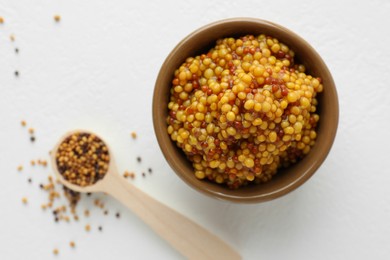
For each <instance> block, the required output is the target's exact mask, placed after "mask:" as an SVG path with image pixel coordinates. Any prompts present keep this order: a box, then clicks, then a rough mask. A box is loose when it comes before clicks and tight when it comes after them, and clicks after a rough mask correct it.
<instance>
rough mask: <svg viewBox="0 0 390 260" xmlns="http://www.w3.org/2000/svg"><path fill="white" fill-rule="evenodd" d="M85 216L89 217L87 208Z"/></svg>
mask: <svg viewBox="0 0 390 260" xmlns="http://www.w3.org/2000/svg"><path fill="white" fill-rule="evenodd" d="M84 216H86V217H89V210H87V209H86V210H85V211H84Z"/></svg>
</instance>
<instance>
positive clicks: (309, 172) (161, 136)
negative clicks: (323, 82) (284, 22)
mask: <svg viewBox="0 0 390 260" xmlns="http://www.w3.org/2000/svg"><path fill="white" fill-rule="evenodd" d="M237 22H240V23H242V22H244V23H250V24H254V25H258V26H262V27H267V28H268V29H269V30H274V31H278V32H279V33H282V34H285V35H289V36H291V37H293V38H294V41H299V42H300V44H303V45H304V46H305V48H306V49H307V51H308V52H310V55H312V56H313V57H314V58H315V60H316V62H318V63H320V66H321V68H323V70H324V73H325V74H328V78H329V80H328V84H327V86H329V88H330V89H331V92H332V93H331V94H332V96H333V100H332V105H333V106H334V110H335V111H336V112H337V113H335V114H334V115H333V118H332V123H333V124H334V128H333V129H330V130H329V133H327V136H328V138H330V139H329V140H330V141H329V142H327V143H325V146H324V147H321V148H322V153H321V155H322V156H321V158H317V160H316V162H315V163H312V164H311V165H310V167H308V168H305V171H304V172H303V173H302V174H301V175H300V176H299V177H298V178H296V179H294V180H293V181H292V182H290V183H288V184H287V185H285V186H284V187H282V188H280V189H278V190H273V191H271V192H268V193H264V194H256V195H253V196H247V195H246V196H238V195H231V194H230V195H229V194H226V193H223V192H217V191H215V190H211V189H209V188H208V186H206V185H201V184H199V183H194V179H193V176H186V175H185V174H183V171H184V170H185V169H184V168H183V167H182V166H181V165H180V164H178V163H176V161H175V159H173V158H174V157H175V156H174V155H173V154H172V153H171V152H170V150H169V149H166V147H167V145H171V143H172V141H171V139H170V137H169V135H168V134H167V132H166V126H167V125H166V119H165V118H161V117H160V116H158V114H159V113H161V111H160V110H161V109H160V106H159V105H158V104H159V103H160V102H161V97H160V94H161V91H162V90H161V88H159V82H160V81H161V78H163V74H165V72H164V68H165V67H166V66H167V64H169V63H170V62H171V60H172V59H173V57H174V56H175V55H176V54H177V52H178V51H179V50H180V49H181V48H183V46H185V45H186V44H187V43H188V42H189V41H191V40H192V39H193V38H194V37H197V36H199V34H202V33H204V32H205V31H207V30H210V29H215V28H218V27H220V26H227V25H228V24H232V23H237ZM214 42H215V41H214ZM152 114H153V115H152V117H153V126H154V132H155V135H156V138H157V141H158V144H159V147H160V150H161V151H162V153H163V155H164V157H165V159H166V161H167V162H168V164H169V165H170V167H171V168H172V169H173V171H174V172H175V173H176V175H178V176H179V177H180V179H182V180H183V181H184V182H185V183H186V184H187V185H189V186H190V187H191V188H193V189H195V190H197V191H199V192H201V193H203V194H205V195H208V196H211V197H215V198H218V199H222V200H225V201H226V200H227V201H231V202H245V203H258V202H264V201H268V200H272V199H276V198H278V197H281V196H283V195H286V194H288V193H289V192H291V191H293V190H295V189H296V188H298V187H300V186H301V185H302V184H303V183H305V182H306V181H307V180H308V179H309V178H310V177H311V176H313V175H314V173H315V172H316V171H317V169H318V168H319V167H320V166H321V165H322V163H323V162H324V161H325V159H326V157H327V156H328V154H329V152H330V150H331V148H332V145H333V143H334V140H335V136H336V132H337V126H338V121H339V104H338V95H337V90H336V86H335V83H334V80H333V77H332V75H331V74H330V71H329V69H328V67H327V66H326V64H325V62H324V61H323V59H322V58H321V56H320V55H319V54H318V53H317V51H316V50H315V49H314V48H313V47H312V46H311V45H310V44H309V43H308V42H307V41H306V40H304V39H303V38H302V37H300V36H299V35H297V34H296V33H294V32H292V31H291V30H289V29H287V28H285V27H283V26H281V25H279V24H276V23H273V22H270V21H267V20H263V19H258V18H249V17H236V18H228V19H223V20H218V21H215V22H212V23H209V24H206V25H204V26H202V27H200V28H198V29H196V30H194V31H193V32H191V33H189V34H188V35H187V36H186V37H185V38H183V39H182V40H181V41H180V42H179V43H178V44H177V45H176V46H175V47H174V48H173V49H172V50H171V52H170V53H169V54H168V56H167V57H166V59H165V60H164V62H163V64H162V65H161V68H160V71H159V74H158V76H157V78H156V81H155V87H154V92H153V102H152ZM162 123H164V124H162ZM162 125H165V127H164V128H163V127H162ZM175 147H176V149H180V148H178V147H177V146H176V144H175ZM309 154H310V153H309ZM196 181H197V182H202V181H201V180H198V179H196ZM213 184H214V183H213ZM214 185H218V184H214Z"/></svg>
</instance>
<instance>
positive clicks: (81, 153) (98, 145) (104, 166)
mask: <svg viewBox="0 0 390 260" xmlns="http://www.w3.org/2000/svg"><path fill="white" fill-rule="evenodd" d="M55 158H56V163H57V167H58V170H59V172H60V174H61V175H62V176H63V177H64V179H65V180H67V181H69V182H70V183H73V184H76V185H79V186H82V187H85V186H88V185H92V184H95V183H96V182H97V181H99V180H100V179H102V178H103V177H104V176H105V174H106V173H107V170H108V164H109V162H110V156H109V153H108V148H107V146H106V144H105V143H104V142H103V141H102V140H101V139H100V138H98V137H97V136H96V135H94V134H90V133H85V132H76V133H73V134H71V135H70V136H68V137H67V138H66V139H65V140H64V141H63V142H62V143H61V144H60V145H59V147H58V150H57V153H56V155H55Z"/></svg>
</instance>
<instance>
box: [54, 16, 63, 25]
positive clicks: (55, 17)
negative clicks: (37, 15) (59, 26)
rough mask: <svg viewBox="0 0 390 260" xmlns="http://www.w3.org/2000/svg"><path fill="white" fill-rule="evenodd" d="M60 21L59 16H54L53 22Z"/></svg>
mask: <svg viewBox="0 0 390 260" xmlns="http://www.w3.org/2000/svg"><path fill="white" fill-rule="evenodd" d="M60 20H61V16H59V15H58V14H56V15H54V21H56V22H57V23H58V22H59V21H60Z"/></svg>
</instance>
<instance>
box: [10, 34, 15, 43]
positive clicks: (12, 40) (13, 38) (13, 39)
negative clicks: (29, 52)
mask: <svg viewBox="0 0 390 260" xmlns="http://www.w3.org/2000/svg"><path fill="white" fill-rule="evenodd" d="M9 39H10V40H11V42H14V41H15V35H13V34H11V35H10V36H9Z"/></svg>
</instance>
